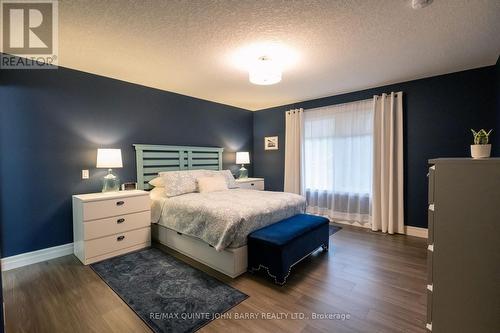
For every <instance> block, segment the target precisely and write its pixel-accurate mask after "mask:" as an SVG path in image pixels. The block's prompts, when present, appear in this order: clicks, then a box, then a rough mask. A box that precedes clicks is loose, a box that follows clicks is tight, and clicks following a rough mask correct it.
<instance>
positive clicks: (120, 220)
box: [116, 218, 125, 224]
mask: <svg viewBox="0 0 500 333" xmlns="http://www.w3.org/2000/svg"><path fill="white" fill-rule="evenodd" d="M123 222H125V219H124V218H121V219H118V220H116V223H118V224H120V223H123Z"/></svg>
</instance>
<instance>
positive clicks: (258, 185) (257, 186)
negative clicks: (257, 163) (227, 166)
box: [236, 178, 264, 191]
mask: <svg viewBox="0 0 500 333" xmlns="http://www.w3.org/2000/svg"><path fill="white" fill-rule="evenodd" d="M236 184H237V185H238V186H239V187H240V188H246V189H249V190H259V191H264V178H241V179H240V178H239V179H236Z"/></svg>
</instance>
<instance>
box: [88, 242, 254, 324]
mask: <svg viewBox="0 0 500 333" xmlns="http://www.w3.org/2000/svg"><path fill="white" fill-rule="evenodd" d="M90 267H92V269H93V270H94V271H95V272H96V273H97V274H98V275H99V276H100V277H101V278H102V279H103V280H104V281H105V282H106V283H107V284H108V285H109V286H110V287H111V289H113V291H114V292H115V293H117V294H118V296H120V298H121V299H123V301H124V302H125V303H127V305H128V306H129V307H130V308H131V309H132V310H133V311H135V313H137V315H138V316H139V317H140V318H141V319H142V320H143V321H144V322H145V323H146V324H147V325H148V326H149V327H150V328H151V329H152V330H153V331H154V332H156V333H160V332H162V333H163V332H165V333H166V332H194V331H196V330H197V329H199V328H200V327H202V326H204V325H206V324H207V323H209V322H210V321H211V320H213V319H214V318H217V316H216V315H217V314H222V313H224V312H226V311H228V310H229V309H231V308H232V307H234V306H235V305H237V304H239V303H240V302H242V301H244V300H245V299H246V298H247V297H248V296H247V295H245V294H244V293H242V292H240V291H238V290H236V289H234V288H233V287H231V286H228V285H227V284H224V283H222V282H220V281H219V280H217V279H215V278H213V277H211V276H210V275H208V274H206V273H204V272H202V271H200V270H198V269H196V268H193V267H191V266H189V265H188V264H186V263H184V262H182V261H180V260H178V259H176V258H174V257H173V256H171V255H169V254H166V253H164V252H162V251H160V250H158V249H154V248H150V249H146V250H141V251H138V252H133V253H128V254H125V255H123V256H119V257H115V258H111V259H108V260H105V261H101V262H99V263H96V264H92V265H90ZM201 314H203V315H201Z"/></svg>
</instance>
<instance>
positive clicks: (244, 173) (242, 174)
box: [238, 164, 248, 179]
mask: <svg viewBox="0 0 500 333" xmlns="http://www.w3.org/2000/svg"><path fill="white" fill-rule="evenodd" d="M238 178H239V179H244V178H248V170H247V169H245V166H244V165H243V164H242V165H241V169H240V176H239V177H238Z"/></svg>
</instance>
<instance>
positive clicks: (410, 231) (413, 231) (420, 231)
mask: <svg viewBox="0 0 500 333" xmlns="http://www.w3.org/2000/svg"><path fill="white" fill-rule="evenodd" d="M405 234H407V235H408V236H415V237H420V238H427V228H419V227H412V226H411V225H405Z"/></svg>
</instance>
